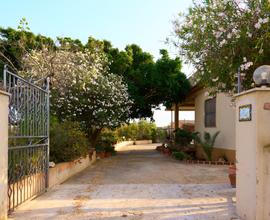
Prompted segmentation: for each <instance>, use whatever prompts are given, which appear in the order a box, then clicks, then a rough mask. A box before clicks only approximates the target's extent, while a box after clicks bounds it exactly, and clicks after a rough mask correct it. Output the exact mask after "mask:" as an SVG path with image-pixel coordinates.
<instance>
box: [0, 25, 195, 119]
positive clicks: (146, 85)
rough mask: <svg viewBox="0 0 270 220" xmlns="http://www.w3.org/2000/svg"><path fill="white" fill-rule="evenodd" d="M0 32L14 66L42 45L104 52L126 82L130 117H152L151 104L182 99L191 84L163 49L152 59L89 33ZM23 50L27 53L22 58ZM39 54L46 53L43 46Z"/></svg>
mask: <svg viewBox="0 0 270 220" xmlns="http://www.w3.org/2000/svg"><path fill="white" fill-rule="evenodd" d="M23 25H24V22H23V23H22V26H23ZM0 35H1V38H0V52H1V54H0V57H1V58H2V59H5V61H6V60H9V61H10V63H13V65H14V69H17V70H22V69H23V68H25V66H24V65H22V60H23V59H25V57H27V54H30V52H31V51H36V52H38V51H42V49H43V48H44V47H45V48H50V51H53V50H57V48H59V47H61V48H65V50H66V51H70V52H73V53H79V52H82V53H83V54H85V53H86V54H87V53H88V52H90V53H96V52H100V53H102V54H104V55H105V56H106V57H107V59H108V62H107V65H108V68H109V72H110V73H112V74H116V75H119V76H121V77H122V79H123V82H124V83H126V84H127V87H128V93H129V97H130V98H131V100H132V101H133V104H132V106H131V109H130V112H129V118H131V119H134V118H146V117H150V118H152V116H153V109H154V108H157V107H158V106H159V105H160V104H165V105H167V106H168V105H171V104H172V103H173V102H181V101H182V100H183V98H184V97H185V95H186V94H187V92H188V89H189V87H190V86H189V82H188V80H187V79H186V76H185V74H183V73H182V72H181V68H182V63H181V60H180V59H179V58H175V59H171V58H170V57H169V55H168V52H167V51H166V50H161V58H160V59H158V60H157V61H155V60H154V58H153V56H152V55H151V54H150V53H148V52H145V51H143V50H142V48H140V47H139V46H138V45H135V44H131V45H127V46H126V48H125V49H124V50H119V49H118V48H114V47H113V46H112V44H111V43H110V42H109V41H107V40H97V39H95V38H93V37H89V38H88V41H87V42H86V44H83V43H82V42H81V41H80V40H78V39H72V38H69V37H62V38H57V40H56V42H54V41H53V40H52V39H51V38H48V37H44V36H42V35H35V34H33V33H31V32H29V30H27V29H26V28H21V29H19V30H14V29H12V28H7V29H4V28H1V29H0ZM24 54H26V56H24V58H23V55H24ZM42 55H45V51H44V50H43V53H42ZM51 55H52V54H51ZM70 57H72V56H70ZM40 60H41V59H40ZM28 64H29V62H28ZM73 67H74V66H72V68H73ZM28 69H29V66H28ZM63 70H64V69H63ZM66 70H67V68H66V69H65V71H66ZM48 71H51V70H50V67H48V69H46V71H45V72H48ZM45 72H44V73H45ZM67 72H69V71H68V70H67ZM44 73H43V74H44ZM47 74H49V75H50V74H53V73H47Z"/></svg>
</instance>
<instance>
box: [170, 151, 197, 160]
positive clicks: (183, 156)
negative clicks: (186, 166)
mask: <svg viewBox="0 0 270 220" xmlns="http://www.w3.org/2000/svg"><path fill="white" fill-rule="evenodd" d="M172 155H173V157H174V158H175V159H177V160H189V159H192V158H191V156H190V155H188V154H186V153H185V152H182V151H179V152H173V153H172Z"/></svg>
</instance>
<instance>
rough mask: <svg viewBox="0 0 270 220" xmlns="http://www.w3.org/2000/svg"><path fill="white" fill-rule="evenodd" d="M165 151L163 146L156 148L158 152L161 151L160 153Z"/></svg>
mask: <svg viewBox="0 0 270 220" xmlns="http://www.w3.org/2000/svg"><path fill="white" fill-rule="evenodd" d="M163 149H164V147H163V146H157V147H156V150H157V151H159V152H161V151H163Z"/></svg>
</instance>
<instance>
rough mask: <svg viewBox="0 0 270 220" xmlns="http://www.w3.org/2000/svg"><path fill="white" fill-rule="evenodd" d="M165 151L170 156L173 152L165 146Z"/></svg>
mask: <svg viewBox="0 0 270 220" xmlns="http://www.w3.org/2000/svg"><path fill="white" fill-rule="evenodd" d="M163 153H164V154H165V155H167V156H170V155H171V154H172V152H171V150H170V149H169V148H164V149H163Z"/></svg>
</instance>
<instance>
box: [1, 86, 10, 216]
mask: <svg viewBox="0 0 270 220" xmlns="http://www.w3.org/2000/svg"><path fill="white" fill-rule="evenodd" d="M8 103H9V95H8V94H7V93H5V92H3V91H1V90H0V157H1V158H0V220H6V219H7V213H8V210H7V207H8V196H7V192H8V191H7V189H8Z"/></svg>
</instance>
